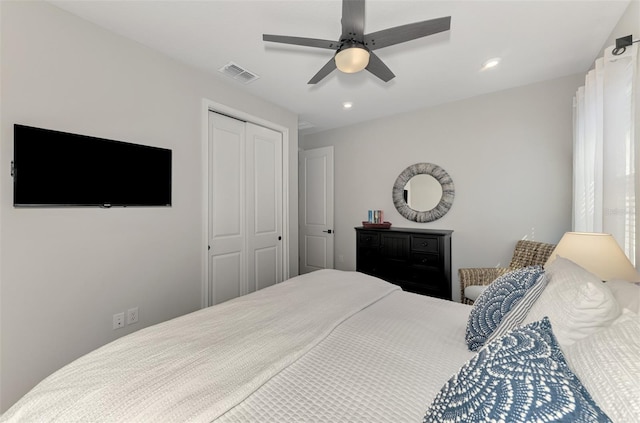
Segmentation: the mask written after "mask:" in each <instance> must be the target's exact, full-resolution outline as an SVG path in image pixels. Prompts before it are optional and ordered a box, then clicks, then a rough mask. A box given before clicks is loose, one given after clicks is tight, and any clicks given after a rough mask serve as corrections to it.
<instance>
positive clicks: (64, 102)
mask: <svg viewBox="0 0 640 423" xmlns="http://www.w3.org/2000/svg"><path fill="white" fill-rule="evenodd" d="M0 14H1V49H2V63H1V67H0V71H1V86H0V87H1V91H2V104H1V107H2V116H1V121H0V157H1V160H0V175H2V177H1V181H0V199H1V202H0V229H1V233H2V237H1V243H0V278H1V280H0V282H1V283H0V288H1V301H0V307H1V311H0V318H1V323H0V324H1V326H0V327H1V338H0V344H1V349H0V369H1V374H0V382H1V385H0V388H1V397H0V401H1V404H0V410H1V411H4V410H5V409H6V408H8V406H10V405H11V404H12V403H13V402H14V401H15V400H17V399H18V397H19V396H21V395H23V394H24V393H25V392H26V391H27V390H28V389H30V388H31V387H32V386H34V385H35V384H36V383H37V382H38V381H40V380H41V379H43V378H44V377H45V376H47V375H48V374H50V373H51V372H53V371H54V370H56V369H57V368H59V367H61V366H63V365H64V364H66V363H68V362H70V361H71V360H73V359H75V358H77V357H79V356H80V355H82V354H84V353H86V352H88V351H90V350H92V349H94V348H96V347H98V346H100V345H102V344H105V343H107V342H109V341H111V340H113V339H115V338H116V337H119V336H122V335H124V334H126V333H129V332H131V331H134V330H137V329H140V328H142V327H145V326H148V325H151V324H155V323H158V322H161V321H164V320H167V319H170V318H173V317H176V316H179V315H182V314H184V313H187V312H190V311H194V310H196V309H198V308H199V307H200V304H201V288H202V285H201V271H202V266H203V263H202V260H201V255H202V254H203V251H202V212H203V207H204V206H203V198H202V197H203V196H202V189H203V188H202V187H203V185H202V159H201V148H202V107H203V106H202V101H203V98H206V99H209V100H212V101H214V102H217V103H222V104H225V105H227V106H229V107H231V108H235V109H239V110H243V111H245V112H247V113H248V114H251V115H253V116H256V117H259V118H261V119H265V120H267V121H271V122H273V123H275V124H278V125H281V126H283V127H287V128H289V131H290V132H289V134H290V151H289V154H290V158H291V162H290V163H289V172H290V176H291V178H290V192H289V195H290V213H289V216H290V219H291V221H290V227H289V231H290V237H291V254H290V263H291V265H290V272H291V274H292V275H295V274H297V264H298V260H297V257H298V250H297V237H298V234H297V232H298V230H297V227H298V224H297V219H298V214H297V201H298V199H297V150H298V142H297V138H298V137H297V116H296V115H295V114H293V113H291V112H289V111H286V110H283V109H281V108H278V107H276V106H274V105H273V104H270V103H267V102H265V101H262V100H260V99H257V98H255V97H252V96H249V95H246V94H243V93H242V92H241V91H240V90H238V89H236V88H235V87H234V86H233V85H232V84H235V82H233V81H231V82H229V85H227V84H226V83H221V82H220V81H218V80H216V78H215V77H213V76H211V75H206V74H204V73H203V72H200V71H197V70H194V69H191V68H188V67H186V66H184V65H181V64H179V63H177V62H175V61H173V60H170V59H168V58H167V57H165V56H163V55H161V54H158V53H156V52H153V51H151V50H149V49H147V48H146V47H144V46H142V45H140V44H137V43H133V42H131V41H128V40H126V39H124V38H122V37H119V36H117V35H114V34H112V33H110V32H108V31H106V30H103V29H101V28H99V27H97V26H94V25H93V24H91V23H89V22H86V21H84V20H81V19H79V18H77V17H75V16H73V15H71V14H69V13H67V12H65V11H62V10H60V9H58V8H56V7H54V6H51V5H49V4H47V3H42V2H8V1H3V2H0ZM14 123H21V124H26V125H33V126H38V127H44V128H51V129H56V130H62V131H69V132H74V133H81V134H86V135H92V136H97V137H104V138H110V139H116V140H122V141H128V142H134V143H140V144H148V145H155V146H160V147H166V148H170V149H172V150H173V207H171V208H126V209H125V208H114V209H109V210H103V209H95V208H88V209H81V208H62V209H15V208H13V207H12V204H13V203H12V192H13V190H12V185H11V184H12V179H11V177H9V173H10V169H9V167H10V162H11V159H12V157H13V124H14ZM133 306H138V307H139V312H140V321H139V323H138V324H136V325H133V326H129V327H126V328H125V329H119V330H117V331H114V330H112V328H111V327H112V322H111V319H112V315H113V314H114V313H117V312H120V311H126V310H127V308H130V307H133Z"/></svg>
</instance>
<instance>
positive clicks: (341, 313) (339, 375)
mask: <svg viewBox="0 0 640 423" xmlns="http://www.w3.org/2000/svg"><path fill="white" fill-rule="evenodd" d="M445 306H446V307H445ZM451 306H453V309H454V310H458V311H456V312H454V313H451V312H450V311H445V310H450V309H451ZM430 308H434V310H436V312H435V313H428V312H427V310H428V309H430ZM412 310H413V311H412ZM425 313H426V314H425ZM467 314H468V310H467V307H465V306H461V305H457V304H453V303H450V302H444V301H441V300H435V299H431V298H427V297H421V296H417V295H414V294H407V293H403V292H401V291H398V288H397V287H396V286H395V285H391V284H388V283H386V282H384V281H381V280H379V279H376V278H372V277H369V276H365V275H363V274H360V273H355V272H340V271H335V270H323V271H318V272H314V273H310V274H307V275H304V276H300V277H297V278H294V279H291V280H289V281H286V282H283V283H281V284H278V285H276V286H273V287H270V288H267V289H264V290H261V291H258V292H255V293H253V294H250V295H247V296H244V297H241V298H238V299H235V300H232V301H229V302H227V303H224V304H220V305H218V306H215V307H210V308H208V309H204V310H200V311H198V312H195V313H191V314H189V315H186V316H183V317H180V318H177V319H174V320H171V321H169V322H165V323H162V324H160V325H156V326H153V327H150V328H147V329H144V330H140V331H138V332H136V333H134V334H131V335H129V336H126V337H124V338H121V339H119V340H117V341H115V342H113V343H111V344H108V345H106V346H104V347H102V348H100V349H98V350H96V351H94V352H92V353H90V354H87V355H86V356H84V357H81V358H80V359H78V360H76V361H74V362H73V363H71V364H69V365H68V366H66V367H64V368H62V369H61V370H59V371H58V372H56V373H54V374H53V375H51V376H50V377H48V378H47V379H45V380H44V381H43V382H41V383H40V384H39V385H38V386H36V387H35V388H34V389H33V390H32V391H31V392H30V393H28V394H27V395H26V396H25V397H23V398H22V399H21V400H20V401H19V402H18V403H17V404H16V405H15V406H13V407H12V408H11V409H10V410H9V411H7V412H6V413H5V414H4V415H3V416H2V419H0V420H1V421H3V422H4V421H20V422H22V421H64V422H68V421H82V422H97V421H125V422H146V421H149V422H165V421H167V422H183V421H198V422H209V421H213V420H215V419H217V418H219V417H221V416H222V417H221V418H220V420H222V421H257V420H260V421H266V420H269V421H279V422H280V421H319V420H324V421H335V419H334V418H339V419H341V420H342V417H345V418H346V419H348V420H352V421H353V420H365V419H366V418H365V417H373V418H374V420H376V421H382V420H386V421H403V419H404V418H408V417H409V416H411V419H413V417H415V416H416V415H417V416H418V419H419V418H420V414H421V413H424V409H426V405H427V404H428V401H430V399H431V398H432V397H433V396H434V395H435V393H436V392H437V389H438V388H439V387H440V386H441V385H442V384H443V383H444V382H445V381H446V379H447V378H448V376H450V375H451V374H452V373H453V372H455V371H456V370H457V368H458V367H459V366H460V365H461V364H462V363H463V362H464V361H465V360H466V359H467V358H468V357H469V356H470V353H468V352H467V351H466V348H464V341H463V339H464V336H463V335H462V334H463V330H464V322H466V315H467ZM453 316H461V317H453ZM452 319H453V325H451V320H452ZM438 320H441V321H438ZM452 327H453V328H454V329H451V328H452ZM452 330H454V331H457V332H459V333H458V334H457V336H455V338H457V339H454V340H453V341H452V342H450V341H448V340H447V339H449V338H451V335H452V334H451V333H450V332H451V331H452ZM461 331H462V332H461ZM452 351H453V353H452ZM412 362H413V364H412ZM416 364H417V365H416ZM349 369H351V370H349ZM381 369H386V370H383V371H381ZM393 374H396V375H397V377H394V376H393ZM376 379H377V380H376ZM405 383H406V385H405ZM407 389H408V390H409V391H412V390H413V391H418V392H417V393H414V395H413V396H411V395H408V397H410V398H408V400H402V398H407ZM399 397H402V398H399ZM278 401H279V402H278ZM367 401H368V402H371V403H372V404H371V405H372V407H370V406H368V405H366V402H367ZM363 402H364V406H363ZM384 402H386V403H387V404H389V405H383V404H382V403H384ZM349 403H350V405H349ZM394 403H395V405H394ZM407 403H409V404H413V405H412V406H409V405H407ZM327 407H328V410H329V411H330V412H328V413H327ZM370 409H373V412H365V411H364V410H370ZM384 409H386V410H387V411H386V412H385V411H384ZM398 409H400V410H410V411H408V412H400V413H398V411H397V410H398ZM331 410H333V411H331ZM335 410H338V411H339V412H336V411H335ZM340 410H341V411H340ZM380 410H382V411H380ZM256 413H257V414H256ZM398 418H400V420H398Z"/></svg>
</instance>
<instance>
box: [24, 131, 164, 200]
mask: <svg viewBox="0 0 640 423" xmlns="http://www.w3.org/2000/svg"><path fill="white" fill-rule="evenodd" d="M13 146H14V153H13V154H14V156H13V157H14V158H13V205H14V206H16V207H57V206H99V207H112V206H114V207H115V206H170V205H171V150H168V149H165V148H158V147H149V146H145V145H139V144H131V143H126V142H121V141H113V140H107V139H102V138H95V137H89V136H85V135H76V134H70V133H66V132H60V131H52V130H49V129H41V128H34V127H31V126H24V125H17V124H16V125H14V141H13Z"/></svg>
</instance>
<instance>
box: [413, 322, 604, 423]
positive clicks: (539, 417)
mask: <svg viewBox="0 0 640 423" xmlns="http://www.w3.org/2000/svg"><path fill="white" fill-rule="evenodd" d="M490 421H494V422H509V423H519V422H523V423H524V422H576V423H581V422H603V423H605V422H611V420H610V419H609V418H608V417H607V415H606V414H604V412H603V411H602V410H601V409H600V408H599V407H598V405H597V404H596V403H595V402H594V401H593V399H592V398H591V395H590V394H589V392H588V391H587V390H586V388H585V387H584V386H583V385H582V384H581V383H580V380H579V379H578V377H577V376H576V375H575V374H573V372H572V371H571V369H569V366H568V365H567V362H566V360H565V358H564V356H563V355H562V350H560V347H559V346H558V342H557V340H556V338H555V336H554V335H553V332H552V331H551V323H550V322H549V319H548V318H546V317H545V318H543V319H542V320H540V321H537V322H533V323H530V324H528V325H526V326H523V327H520V328H516V329H514V330H512V331H511V332H509V333H508V334H507V335H505V336H503V337H502V338H499V339H496V340H495V341H493V342H490V343H488V344H487V345H486V346H485V347H484V348H482V349H481V350H480V351H479V352H478V354H476V355H475V356H474V357H473V358H472V359H471V360H469V361H468V362H467V363H466V364H465V365H463V366H462V368H461V369H460V370H459V371H458V373H457V374H456V375H454V376H453V377H452V378H451V379H449V381H448V382H447V383H446V384H445V385H444V386H443V387H442V389H441V390H440V392H439V393H438V395H436V397H435V399H434V400H433V402H432V403H431V405H430V406H429V409H428V410H427V412H426V414H425V416H424V419H423V423H432V422H451V423H455V422H465V423H475V422H490Z"/></svg>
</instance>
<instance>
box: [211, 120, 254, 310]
mask: <svg viewBox="0 0 640 423" xmlns="http://www.w3.org/2000/svg"><path fill="white" fill-rule="evenodd" d="M245 161H246V150H245V123H244V122H242V121H239V120H235V119H231V118H228V117H226V116H222V115H219V114H217V113H210V114H209V225H208V226H209V269H208V273H209V304H210V305H213V304H218V303H221V302H223V301H227V300H229V299H231V298H235V297H237V296H239V295H241V294H242V293H245V292H246V289H247V288H246V278H247V276H246V273H247V272H246V258H245V249H246V246H245V244H246V242H245V238H246V224H245V221H246V214H245V209H246V203H245V197H246V190H245ZM243 285H244V286H243Z"/></svg>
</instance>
